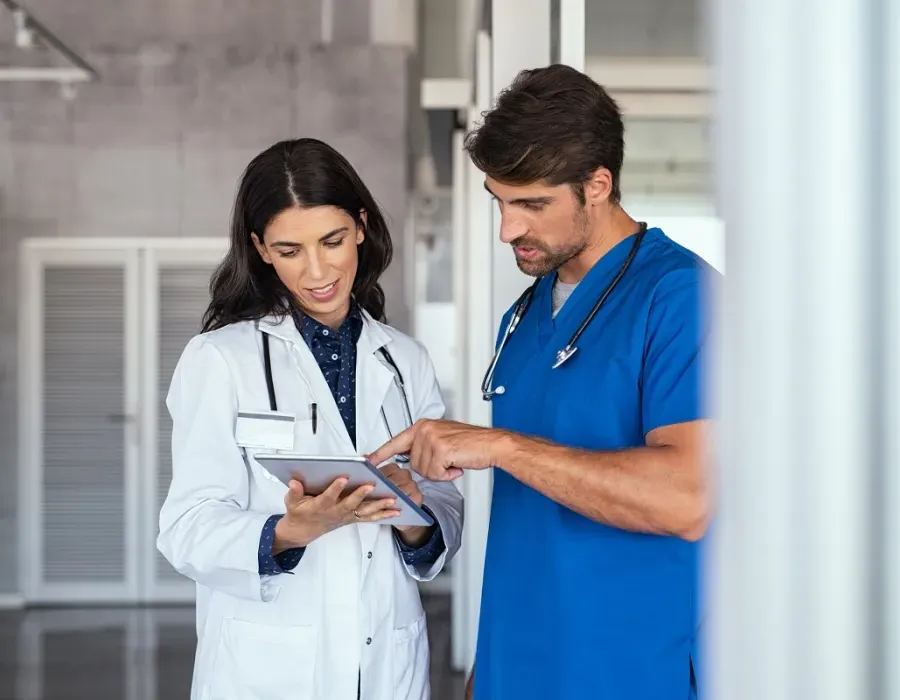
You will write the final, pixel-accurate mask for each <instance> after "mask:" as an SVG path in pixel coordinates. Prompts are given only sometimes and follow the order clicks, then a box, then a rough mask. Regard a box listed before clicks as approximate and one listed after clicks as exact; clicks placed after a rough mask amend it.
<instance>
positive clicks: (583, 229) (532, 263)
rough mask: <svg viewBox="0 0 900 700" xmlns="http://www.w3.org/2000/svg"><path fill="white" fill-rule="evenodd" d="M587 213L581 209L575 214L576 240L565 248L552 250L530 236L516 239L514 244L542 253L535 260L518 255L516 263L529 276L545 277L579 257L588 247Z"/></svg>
mask: <svg viewBox="0 0 900 700" xmlns="http://www.w3.org/2000/svg"><path fill="white" fill-rule="evenodd" d="M587 228H588V221H587V214H586V213H585V211H584V209H580V210H579V211H578V212H576V214H575V219H574V226H573V233H574V234H575V242H574V243H570V244H569V245H567V246H566V247H565V248H557V249H556V250H551V249H549V248H547V247H546V246H545V245H543V244H542V243H541V242H540V241H534V240H532V239H530V238H528V236H523V237H522V238H519V239H516V240H515V241H513V242H512V245H513V246H516V247H522V248H534V249H535V250H538V251H540V252H541V253H542V255H541V256H540V257H538V258H537V259H535V260H524V259H522V258H519V257H518V256H516V265H517V266H518V268H519V269H520V270H521V271H522V272H524V273H525V274H526V275H528V276H529V277H544V276H545V275H549V274H550V273H551V272H553V271H555V270H558V269H559V268H561V267H562V266H563V265H565V264H566V263H567V262H569V260H571V259H572V258H574V257H577V256H578V255H580V254H581V252H582V251H583V250H584V249H585V247H587Z"/></svg>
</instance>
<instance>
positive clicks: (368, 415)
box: [356, 317, 394, 453]
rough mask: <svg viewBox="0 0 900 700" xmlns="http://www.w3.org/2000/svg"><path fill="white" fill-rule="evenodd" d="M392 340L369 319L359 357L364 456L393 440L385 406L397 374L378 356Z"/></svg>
mask: <svg viewBox="0 0 900 700" xmlns="http://www.w3.org/2000/svg"><path fill="white" fill-rule="evenodd" d="M389 339H390V338H389V336H388V335H387V333H385V332H384V331H383V330H382V329H381V328H380V327H379V326H378V325H376V324H375V323H374V322H373V321H372V320H371V319H370V318H368V317H366V319H365V324H364V325H363V330H362V333H361V334H360V337H359V343H358V344H357V355H356V436H357V439H356V443H357V445H358V446H359V451H360V452H362V453H365V452H369V451H372V450H374V449H376V448H378V447H381V445H382V444H383V443H384V442H386V441H387V439H388V437H389V436H388V435H387V433H386V432H385V431H384V429H383V421H382V419H381V407H382V405H383V404H384V400H385V397H386V396H387V393H388V390H389V389H390V388H391V384H392V382H393V381H394V373H393V372H392V371H391V370H390V368H388V367H386V366H385V364H384V363H383V362H382V361H381V359H380V358H379V356H378V355H379V349H380V348H382V347H384V346H385V345H387V343H388V340H389ZM375 443H377V444H375Z"/></svg>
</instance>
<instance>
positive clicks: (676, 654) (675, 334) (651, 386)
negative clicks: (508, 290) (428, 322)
mask: <svg viewBox="0 0 900 700" xmlns="http://www.w3.org/2000/svg"><path fill="white" fill-rule="evenodd" d="M633 242H634V238H633V237H629V238H627V239H626V240H624V241H622V242H621V243H619V244H618V245H617V246H616V247H615V248H613V249H612V250H611V251H610V252H609V253H607V254H606V255H604V256H603V258H601V259H600V261H599V262H597V264H596V265H594V267H593V268H592V269H591V271H590V272H589V273H588V274H587V275H586V276H585V278H584V279H583V280H582V281H581V283H580V284H579V285H578V287H576V289H575V290H574V292H573V293H572V295H571V296H570V297H569V299H568V300H567V301H566V303H565V304H564V306H563V307H562V309H561V310H560V312H559V313H558V314H557V316H556V318H555V319H553V318H552V316H551V292H552V287H553V282H554V277H555V276H554V275H548V276H547V277H546V278H545V279H544V280H542V281H541V282H540V284H539V286H538V288H537V290H536V293H535V297H534V300H533V302H532V304H531V307H530V308H529V310H528V312H527V314H526V315H525V317H524V319H523V320H522V321H521V323H520V325H519V327H518V328H517V329H516V331H515V332H514V333H513V334H512V336H510V339H509V341H508V343H507V346H506V348H504V350H503V354H502V356H501V358H500V361H499V363H498V366H497V369H496V375H495V380H494V386H500V385H502V386H505V387H506V393H504V394H502V395H498V396H495V397H494V400H493V416H494V425H495V426H496V427H498V428H505V429H509V430H514V431H517V432H521V433H527V434H530V435H535V436H539V437H543V438H547V439H549V440H552V441H554V442H558V443H561V444H564V445H568V446H572V447H580V448H586V449H590V450H621V449H627V448H632V447H639V446H642V445H644V437H645V435H646V434H647V433H648V432H649V431H651V430H653V429H654V428H657V427H659V426H663V425H670V424H673V423H681V422H685V421H692V420H696V419H699V418H704V417H707V415H708V409H707V407H706V406H705V405H704V401H703V400H702V398H703V397H702V392H703V389H702V382H701V371H702V365H703V364H704V363H705V358H704V356H705V353H706V348H707V334H708V313H707V312H708V309H707V306H708V305H707V304H706V303H705V300H706V299H707V294H706V292H707V284H708V283H709V282H710V281H712V280H713V279H714V278H716V277H718V275H717V273H716V272H715V271H714V270H712V268H710V267H709V266H708V265H706V263H704V262H703V261H702V260H701V259H700V258H698V257H697V256H696V255H694V254H693V253H691V252H690V251H688V250H687V249H685V248H683V247H681V246H679V245H678V244H676V243H675V242H674V241H672V240H671V239H669V238H668V237H667V236H666V235H665V234H664V233H663V232H662V231H661V230H659V229H649V230H648V231H647V232H646V234H645V236H644V239H643V241H642V243H641V246H640V248H639V249H638V252H637V255H636V256H635V258H634V261H633V263H632V265H631V267H630V268H629V270H628V272H627V274H626V275H625V277H624V278H623V279H622V280H621V282H620V283H619V284H618V286H617V287H616V288H615V290H614V291H613V292H612V294H611V295H610V296H609V298H608V299H607V301H606V302H605V304H604V305H603V307H602V309H601V310H600V312H599V313H598V314H597V316H596V317H595V318H594V320H593V321H592V322H591V324H590V325H589V326H588V328H587V330H586V331H585V332H584V333H583V334H582V336H581V339H580V341H579V342H578V347H579V350H578V352H577V353H576V354H575V355H574V356H573V357H572V358H571V359H570V360H569V361H568V362H567V363H566V364H564V365H563V366H562V367H560V368H559V369H555V370H553V369H551V365H552V364H553V360H554V355H555V353H556V352H557V350H559V349H561V348H562V347H563V346H565V344H566V343H567V342H568V340H569V338H570V336H571V335H572V333H573V332H574V331H575V329H576V328H577V327H578V326H579V325H580V324H581V322H582V320H583V319H584V318H585V317H586V315H587V314H588V313H589V311H590V309H591V307H592V306H593V304H594V303H595V301H596V300H597V298H598V297H599V296H600V294H601V292H602V291H603V289H604V288H605V287H606V285H607V284H608V283H609V282H610V281H611V280H612V279H613V277H614V276H615V275H616V274H617V272H618V271H619V269H620V268H621V266H622V263H623V262H624V261H625V259H626V257H627V255H628V253H629V251H630V249H631V247H632V244H633ZM511 312H512V309H510V310H509V311H508V312H507V313H506V315H505V316H504V319H503V323H502V324H501V327H500V333H501V334H502V333H503V331H504V330H505V329H506V325H507V323H508V321H509V317H510V315H511ZM701 542H702V541H701ZM700 547H701V543H691V542H687V541H684V540H681V539H678V538H675V537H662V536H656V535H647V534H638V533H633V532H626V531H624V530H619V529H616V528H613V527H608V526H606V525H601V524H599V523H596V522H593V521H592V520H589V519H588V518H585V517H583V516H581V515H578V514H577V513H575V512H573V511H571V510H569V509H568V508H565V507H564V506H561V505H559V504H557V503H555V502H553V501H551V500H550V499H549V498H547V497H545V496H542V495H541V494H540V493H538V492H537V491H535V490H534V489H531V488H530V487H528V486H525V485H524V484H522V483H521V482H519V481H517V480H516V479H514V478H512V477H511V476H509V475H508V474H507V473H505V472H503V471H501V470H499V469H495V470H494V492H493V501H492V506H491V520H490V530H489V534H488V542H487V554H486V558H485V571H484V584H483V589H482V601H481V616H480V620H479V631H478V646H477V652H476V659H475V698H476V700H529V699H530V698H535V699H537V698H541V699H542V700H543V699H545V698H567V699H568V698H572V699H573V700H574V699H575V698H592V699H594V698H596V699H598V700H601V699H607V698H608V699H610V700H670V699H671V700H687V699H688V698H690V697H692V696H694V695H695V694H696V690H695V688H694V682H693V680H692V674H693V673H699V664H700V659H699V658H698V632H699V628H700V618H701V615H700V603H699V593H698V557H699V551H700ZM692 668H693V671H692Z"/></svg>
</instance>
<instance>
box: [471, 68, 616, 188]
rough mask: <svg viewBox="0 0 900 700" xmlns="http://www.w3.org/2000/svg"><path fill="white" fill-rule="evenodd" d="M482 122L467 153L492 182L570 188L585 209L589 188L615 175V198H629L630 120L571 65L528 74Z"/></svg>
mask: <svg viewBox="0 0 900 700" xmlns="http://www.w3.org/2000/svg"><path fill="white" fill-rule="evenodd" d="M482 116H483V119H484V120H483V122H482V123H481V125H480V126H478V127H477V128H476V129H474V130H472V131H471V132H470V133H469V134H467V135H466V141H465V148H466V151H467V152H468V154H469V157H470V158H471V159H472V162H473V163H475V165H476V166H477V167H478V169H479V170H481V171H483V172H484V173H485V174H486V175H487V176H489V177H491V178H493V179H495V180H498V181H500V182H503V183H507V184H511V185H525V184H530V183H533V182H538V181H540V180H545V181H547V182H549V183H550V184H551V185H562V184H569V185H571V187H572V189H573V191H574V192H575V194H576V195H577V196H578V198H579V200H580V201H581V203H582V204H584V186H583V183H584V182H585V181H587V180H588V178H589V177H590V176H591V174H592V173H593V172H594V171H596V170H597V169H598V168H606V169H607V170H609V171H610V173H612V192H611V195H610V198H611V200H612V201H613V202H618V201H619V199H620V198H621V189H620V187H619V174H620V172H621V170H622V158H623V155H624V151H625V139H624V131H625V129H624V126H623V124H622V114H621V112H620V111H619V107H618V105H617V104H616V102H615V100H613V99H612V97H610V96H609V94H608V93H607V92H606V90H604V89H603V88H602V87H601V86H600V85H598V84H597V83H596V82H594V81H593V80H591V79H590V78H589V77H588V76H586V75H585V74H584V73H580V72H579V71H577V70H575V69H574V68H570V67H569V66H563V65H553V66H549V67H547V68H536V69H532V70H523V71H522V72H520V73H519V74H518V75H517V76H516V79H515V80H514V81H513V82H512V84H511V85H510V86H509V87H508V88H506V89H505V90H504V91H503V92H501V93H500V96H499V97H498V98H497V103H496V105H495V106H494V108H493V109H492V110H490V111H488V112H485V113H484V114H483V115H482Z"/></svg>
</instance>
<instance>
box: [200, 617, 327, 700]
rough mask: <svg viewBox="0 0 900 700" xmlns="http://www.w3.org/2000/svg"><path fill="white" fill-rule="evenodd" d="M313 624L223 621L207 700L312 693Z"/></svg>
mask: <svg viewBox="0 0 900 700" xmlns="http://www.w3.org/2000/svg"><path fill="white" fill-rule="evenodd" d="M316 641H317V633H316V628H315V627H282V626H277V625H266V624H258V623H255V622H247V621H244V620H234V619H228V620H225V621H224V623H223V625H222V637H221V639H220V641H219V650H218V653H217V655H216V661H215V666H214V670H213V674H212V678H210V679H209V683H210V687H211V692H210V695H209V698H210V700H281V699H282V698H286V697H290V698H296V700H309V699H310V698H312V697H313V676H314V671H315V665H316Z"/></svg>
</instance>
